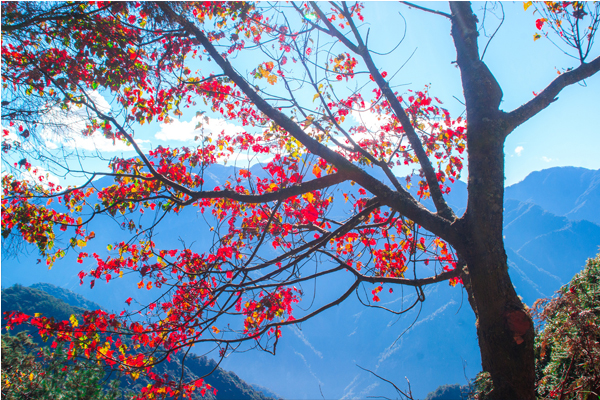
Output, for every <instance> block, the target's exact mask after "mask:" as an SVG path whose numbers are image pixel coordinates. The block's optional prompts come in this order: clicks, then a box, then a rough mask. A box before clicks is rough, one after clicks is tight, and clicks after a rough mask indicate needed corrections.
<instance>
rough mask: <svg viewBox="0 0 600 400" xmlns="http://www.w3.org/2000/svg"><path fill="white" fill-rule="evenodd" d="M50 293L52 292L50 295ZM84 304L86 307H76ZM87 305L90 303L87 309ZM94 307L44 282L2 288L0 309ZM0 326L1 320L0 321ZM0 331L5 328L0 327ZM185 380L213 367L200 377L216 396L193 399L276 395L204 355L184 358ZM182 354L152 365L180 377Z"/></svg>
mask: <svg viewBox="0 0 600 400" xmlns="http://www.w3.org/2000/svg"><path fill="white" fill-rule="evenodd" d="M50 293H52V294H53V295H51V294H50ZM81 305H85V306H86V307H80V306H81ZM87 306H93V307H92V308H87ZM90 309H98V305H97V304H95V303H93V302H90V301H89V300H87V299H85V298H84V297H82V296H81V295H79V294H77V293H74V292H72V291H70V290H66V289H63V288H60V287H57V286H54V285H51V284H48V283H44V284H36V285H33V286H31V287H24V286H20V285H15V286H12V287H10V288H7V289H3V290H2V310H3V311H8V310H13V311H22V312H24V313H26V314H29V315H32V314H35V313H38V312H39V313H43V315H44V316H47V317H54V318H55V319H57V320H68V319H69V317H70V316H71V315H73V314H75V315H81V314H82V313H83V312H84V311H86V310H90ZM2 327H3V328H4V320H2ZM22 330H25V329H23V327H18V328H17V329H15V330H13V331H10V334H11V335H15V334H16V333H17V332H20V331H22ZM2 333H3V334H4V333H5V331H4V330H3V331H2ZM30 334H32V337H33V338H34V339H35V340H36V342H37V343H38V344H39V345H48V344H49V343H45V344H44V343H43V342H42V341H41V340H40V338H39V336H37V335H36V334H35V332H30ZM183 369H184V376H185V380H186V381H194V380H196V379H198V378H200V377H203V376H204V375H206V374H208V373H210V372H211V371H212V370H213V369H214V370H215V371H214V372H213V373H212V374H210V375H209V376H207V377H206V378H204V381H205V382H206V383H208V384H210V385H211V386H213V387H215V388H218V391H217V394H216V396H215V395H214V393H212V392H207V393H206V395H205V396H204V397H202V396H200V394H199V393H198V394H196V395H195V396H194V398H193V400H199V399H206V400H238V399H239V400H242V399H243V400H273V399H274V398H278V397H279V396H277V395H276V394H275V393H273V392H270V391H268V389H265V388H261V387H259V386H253V385H249V384H247V383H246V382H244V381H243V380H241V379H240V378H239V377H238V376H237V375H236V374H234V373H232V372H227V371H225V370H223V369H222V368H219V367H217V365H216V362H215V361H214V360H211V359H208V358H207V357H204V356H195V355H192V357H188V358H187V359H186V361H185V364H184V366H183ZM181 371H182V356H181V355H176V356H175V357H173V358H172V359H171V361H168V362H164V363H162V364H160V365H159V366H158V367H156V369H155V372H156V373H160V374H168V375H170V376H172V377H173V378H174V379H178V378H179V377H181ZM148 383H150V382H149V381H147V380H146V379H144V377H143V376H142V377H140V379H138V380H136V381H131V380H128V379H122V382H121V385H120V388H121V389H122V390H132V391H136V390H139V389H141V388H142V387H145V386H146V385H147V384H148Z"/></svg>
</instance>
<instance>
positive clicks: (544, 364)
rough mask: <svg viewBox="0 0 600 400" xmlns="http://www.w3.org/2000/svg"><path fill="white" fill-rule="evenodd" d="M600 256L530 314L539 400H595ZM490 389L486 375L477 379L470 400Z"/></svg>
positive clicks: (599, 379)
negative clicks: (533, 322) (534, 322)
mask: <svg viewBox="0 0 600 400" xmlns="http://www.w3.org/2000/svg"><path fill="white" fill-rule="evenodd" d="M599 277H600V255H598V256H596V257H595V258H591V259H589V260H588V261H587V263H586V266H585V268H584V269H583V271H581V272H580V273H578V274H576V275H575V276H574V277H573V279H571V282H570V283H569V284H567V285H565V286H563V287H562V288H561V289H560V290H559V291H558V292H557V295H556V296H555V297H553V298H551V299H540V300H538V301H537V302H536V304H535V306H534V308H533V309H532V314H533V316H534V318H535V319H537V321H538V324H539V325H538V328H540V329H539V331H538V332H536V338H535V363H536V384H535V387H536V395H537V398H539V399H556V398H559V399H597V398H598V397H599V393H600V367H599V365H600V363H599V357H600V329H599V327H598V323H599V321H600V316H599V314H598V311H597V305H598V301H599V300H600V281H599ZM492 389H493V384H492V382H491V379H490V376H489V374H488V373H480V374H479V375H478V376H477V379H476V380H475V390H474V393H473V398H475V399H480V400H481V399H487V398H489V397H488V393H489V392H490V391H491V390H492Z"/></svg>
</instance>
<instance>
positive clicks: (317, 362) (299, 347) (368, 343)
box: [2, 166, 600, 399]
mask: <svg viewBox="0 0 600 400" xmlns="http://www.w3.org/2000/svg"><path fill="white" fill-rule="evenodd" d="M253 168H255V169H256V171H253V172H255V173H256V174H259V173H260V172H261V171H260V167H258V166H257V167H253ZM232 171H233V167H224V166H215V170H214V171H212V172H211V174H208V175H205V178H206V184H205V185H206V187H210V188H211V189H212V187H214V186H217V185H219V184H222V183H223V182H224V181H225V179H226V178H227V176H229V175H231V173H232ZM352 190H355V188H350V187H344V191H346V192H349V191H352ZM341 198H342V196H336V197H335V199H336V200H335V201H338V202H339V201H341V202H342V203H343V200H340V199H341ZM466 200H467V187H466V184H465V183H464V182H461V181H458V182H456V183H455V184H454V185H453V187H452V192H451V193H450V194H449V195H448V203H449V204H450V205H451V206H452V207H453V208H454V209H455V210H456V211H457V212H458V213H459V214H461V213H462V212H463V211H464V209H465V207H466V204H467V202H466ZM424 204H425V205H426V206H428V207H432V206H433V205H432V204H431V203H430V201H424ZM599 207H600V171H598V170H596V171H592V170H587V169H583V168H572V167H564V168H551V169H548V170H544V171H540V172H534V173H532V174H530V175H529V176H528V177H527V178H526V179H525V180H524V181H522V182H520V183H518V184H515V185H512V186H510V187H508V188H506V195H505V225H504V235H505V243H506V251H507V255H508V259H509V272H510V274H511V277H512V279H513V283H514V284H515V286H516V288H517V292H518V293H519V295H520V296H522V297H523V299H524V301H525V302H526V303H527V304H529V305H531V304H532V303H533V302H534V301H535V300H536V299H538V298H540V297H548V296H551V295H552V294H553V293H554V291H556V290H557V289H558V288H559V287H560V286H561V285H563V284H565V283H567V282H568V281H569V280H570V279H571V277H572V276H573V275H574V274H575V273H576V272H578V271H579V270H581V269H582V267H583V265H584V263H585V260H586V259H587V258H589V257H593V256H595V254H596V253H598V246H599V245H600V225H599V224H600V213H598V212H597V211H595V210H596V209H598V208H599ZM334 211H335V210H334ZM95 226H96V227H97V228H96V229H95V231H96V239H95V240H94V241H92V242H95V243H92V242H90V244H89V245H88V247H87V248H86V249H87V251H88V252H90V253H91V252H94V251H96V252H98V253H99V254H102V253H103V252H105V245H106V243H112V242H114V241H115V240H122V239H119V238H125V237H126V234H125V233H124V232H123V231H122V230H121V229H120V227H119V226H118V224H116V223H115V222H114V221H112V220H111V219H110V218H104V217H103V218H100V219H98V221H95ZM98 227H101V228H98ZM207 229H208V228H207V226H206V224H205V222H204V220H203V217H202V216H201V215H199V214H198V213H197V210H195V209H189V210H187V209H186V210H183V211H182V212H181V213H180V214H179V215H170V216H168V219H167V220H165V221H163V223H162V224H161V229H160V230H159V231H158V232H159V233H158V234H157V235H156V238H155V239H156V241H157V242H158V243H159V245H162V246H165V247H170V248H176V247H179V242H178V239H179V236H180V234H181V232H185V233H186V234H185V237H186V241H190V242H191V241H194V240H195V241H196V242H195V243H194V246H197V248H200V249H201V248H208V246H210V244H211V240H212V238H211V237H210V235H206V234H205V233H206V232H207ZM186 243H187V242H186ZM2 267H3V268H2V283H3V285H4V286H5V287H6V286H7V285H12V284H15V283H21V284H23V285H31V284H35V283H37V282H40V281H46V282H51V283H53V284H54V285H57V286H60V287H62V288H66V289H70V290H72V291H74V292H77V293H79V294H81V295H83V296H85V297H86V298H88V299H90V300H92V301H94V302H96V303H98V304H100V305H101V306H102V307H104V308H106V309H112V310H121V309H122V308H123V305H124V300H125V299H126V298H127V297H129V296H130V295H131V293H134V296H132V297H135V298H136V299H137V300H139V301H140V303H144V302H146V301H149V300H151V298H150V297H147V296H149V295H150V294H151V293H150V294H149V291H141V290H140V291H137V290H136V289H133V290H132V289H131V287H132V284H133V285H135V283H133V280H128V278H127V277H125V278H123V279H120V280H117V281H113V282H111V284H110V285H104V284H97V285H96V287H95V288H94V289H93V290H90V289H89V285H84V286H79V279H78V278H77V272H79V270H80V269H81V268H86V269H87V268H89V267H90V266H88V265H85V264H84V265H83V267H82V266H81V265H80V264H76V263H75V262H74V257H72V256H68V257H67V258H66V259H65V260H63V261H62V262H60V263H57V264H56V266H55V267H54V268H53V269H52V271H48V270H47V269H46V268H45V267H44V266H43V264H40V265H37V264H36V257H35V256H34V255H31V256H20V257H19V259H10V260H6V259H5V260H3V265H2ZM132 279H133V278H132ZM349 280H350V279H349V277H347V276H345V275H343V274H340V275H338V276H335V277H326V278H325V279H323V280H320V281H318V282H317V283H316V286H315V287H314V288H313V287H312V286H311V287H310V288H307V291H308V292H311V293H312V291H313V289H314V290H315V295H316V301H319V300H322V299H323V296H327V295H328V294H330V293H329V292H331V293H336V290H337V291H338V292H339V290H342V289H343V288H344V287H347V284H348V282H349ZM367 290H370V289H369V288H367ZM425 295H426V298H427V300H426V301H425V302H424V303H423V304H422V307H420V308H418V309H415V310H412V311H410V312H408V313H406V314H403V315H400V316H396V315H393V314H389V313H387V312H384V311H381V310H373V309H368V308H365V307H363V306H362V305H361V304H360V303H359V301H358V300H357V299H356V297H351V298H349V299H348V300H347V301H345V302H343V303H342V304H340V305H339V306H336V307H334V308H332V309H330V310H328V311H327V312H325V313H323V314H320V315H318V316H317V317H315V318H314V319H312V320H310V321H307V322H305V323H303V324H302V325H301V326H298V327H289V328H286V329H284V331H283V333H284V334H283V337H282V338H281V340H280V342H279V344H278V347H277V355H276V356H272V355H269V354H267V353H262V352H259V351H251V352H247V353H240V354H234V355H232V356H229V357H228V358H227V359H225V360H224V361H223V363H222V364H221V367H222V368H224V369H229V370H233V371H235V372H236V374H237V375H239V376H240V377H241V378H242V379H244V380H245V381H248V382H255V383H257V384H259V385H262V386H264V387H268V388H270V389H272V390H274V391H275V392H277V393H279V394H280V395H281V396H283V397H284V398H288V399H317V398H319V399H320V398H325V399H334V398H366V397H367V396H386V397H390V398H395V397H396V395H397V394H396V392H395V391H394V389H393V387H391V385H388V384H387V383H385V382H383V381H381V380H379V379H377V378H376V377H374V376H373V375H372V374H370V373H368V372H366V371H364V370H361V369H360V368H358V367H357V365H359V366H361V367H364V368H366V369H369V370H372V371H373V372H375V373H377V374H378V375H380V376H382V377H384V378H386V379H389V380H392V381H393V382H394V383H395V384H396V385H398V386H400V387H404V388H406V387H407V383H406V380H405V379H404V377H405V376H406V377H407V378H408V379H409V380H410V385H411V388H412V391H413V394H414V395H415V398H425V397H426V395H427V393H428V392H430V391H432V390H434V389H435V388H436V387H438V386H440V385H444V384H455V383H460V384H465V383H466V382H467V379H468V378H472V377H474V376H475V374H476V373H477V372H479V371H480V369H481V360H480V356H479V348H478V345H477V337H476V333H475V318H474V315H473V312H472V311H471V309H470V307H469V304H468V302H467V299H466V293H465V292H464V290H462V289H461V288H460V287H455V288H452V287H450V286H448V285H447V284H439V285H434V286H430V287H427V288H426V289H425ZM415 297H416V295H415V294H414V291H412V290H411V289H406V288H405V289H404V290H402V288H400V287H395V288H394V294H393V295H387V294H386V295H385V296H384V297H382V303H384V304H382V305H383V306H389V307H396V308H397V306H398V305H400V304H405V305H407V304H409V303H410V302H411V300H412V301H414V298H415ZM300 305H301V306H302V304H300ZM203 351H208V350H207V349H203V348H200V349H198V352H199V353H200V354H202V352H203Z"/></svg>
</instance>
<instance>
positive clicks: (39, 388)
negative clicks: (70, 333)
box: [2, 332, 120, 400]
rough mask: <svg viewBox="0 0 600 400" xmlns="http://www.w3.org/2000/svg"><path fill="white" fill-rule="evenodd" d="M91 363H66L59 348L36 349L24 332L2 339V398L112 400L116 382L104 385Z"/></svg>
mask: <svg viewBox="0 0 600 400" xmlns="http://www.w3.org/2000/svg"><path fill="white" fill-rule="evenodd" d="M104 376H105V371H104V370H103V369H102V368H101V367H99V366H97V365H95V364H92V363H88V362H82V361H73V360H67V356H66V351H64V350H63V349H62V348H61V347H60V346H59V347H57V348H55V349H54V350H50V349H48V348H45V349H39V348H38V346H36V345H35V343H34V342H33V340H32V339H31V337H30V336H29V335H27V333H26V332H20V333H19V334H18V335H16V336H10V335H9V334H5V335H2V398H3V399H5V400H24V399H32V400H34V399H35V400H37V399H44V400H59V399H60V400H62V399H72V400H92V399H93V400H115V399H117V398H120V393H119V391H118V381H112V382H111V383H110V384H106V382H104Z"/></svg>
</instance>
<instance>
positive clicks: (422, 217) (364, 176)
mask: <svg viewBox="0 0 600 400" xmlns="http://www.w3.org/2000/svg"><path fill="white" fill-rule="evenodd" d="M158 6H159V7H160V8H161V9H162V10H163V12H164V13H165V15H167V16H168V17H169V18H171V19H172V20H174V21H176V22H177V23H179V24H180V25H181V26H182V27H183V28H184V29H185V30H186V31H188V32H189V33H190V34H191V35H194V36H195V37H196V38H197V39H198V40H199V41H200V43H201V44H202V46H203V47H204V48H205V49H206V51H207V52H208V54H210V56H211V57H212V58H213V59H214V60H215V62H216V63H217V64H218V65H219V66H220V67H221V68H222V70H223V72H224V73H225V74H227V76H229V77H230V78H231V80H232V81H233V82H234V83H235V84H236V85H237V86H238V87H239V88H240V90H241V91H242V92H244V94H245V95H246V96H248V98H249V99H250V100H251V101H252V103H253V104H254V105H255V106H256V107H257V108H258V109H259V110H260V111H261V112H262V113H264V114H265V115H266V116H267V117H269V118H270V119H271V120H272V121H273V122H275V123H276V124H277V125H279V126H280V127H282V128H283V129H285V130H286V131H287V132H289V133H290V134H291V135H292V136H293V137H294V138H296V139H297V140H298V141H299V142H300V143H302V144H303V145H304V146H305V147H306V149H307V150H308V151H310V152H311V153H313V154H316V155H317V156H319V157H321V158H323V159H325V160H326V161H327V162H329V163H330V164H333V165H334V166H335V167H336V168H337V169H338V171H339V172H342V173H347V174H348V177H349V178H350V179H352V180H354V181H355V182H357V183H358V184H360V185H361V186H362V187H364V188H365V189H367V190H369V191H370V192H371V193H373V194H375V195H376V196H377V197H378V198H379V199H380V201H381V202H382V203H383V204H385V205H387V206H389V207H391V208H393V209H395V210H397V211H398V212H400V213H402V214H403V215H405V216H406V217H408V218H410V219H411V220H413V221H415V222H417V223H418V224H420V225H421V226H423V227H424V228H425V229H427V230H429V231H430V232H432V233H434V234H436V235H438V236H441V237H444V238H445V239H447V240H448V241H449V242H450V243H451V244H452V243H453V242H454V243H458V236H457V235H458V234H457V232H454V230H453V228H452V226H451V224H450V221H448V220H447V219H445V218H443V217H441V216H439V215H437V214H434V213H431V212H430V211H429V210H427V208H425V207H424V206H423V205H422V204H420V203H419V202H418V201H416V200H415V199H414V198H413V197H412V196H411V195H410V193H408V191H406V190H405V189H404V188H402V190H398V191H392V190H391V189H390V188H389V187H388V186H387V185H385V184H384V183H382V182H381V181H379V180H378V179H376V178H374V177H373V176H371V175H370V174H368V173H367V172H365V171H363V170H362V169H360V168H359V167H358V166H356V165H354V164H352V162H350V161H349V160H347V159H346V158H345V157H344V156H343V155H341V154H338V153H337V152H335V151H333V150H332V149H330V148H328V147H327V146H324V145H323V144H321V143H319V142H318V141H317V140H316V139H314V138H312V137H311V136H310V135H308V134H307V133H306V132H304V130H303V129H302V128H301V127H300V126H299V125H298V124H296V123H295V122H294V121H292V120H291V119H290V118H289V117H288V116H286V115H285V114H283V113H282V112H280V111H279V110H277V109H276V108H274V107H273V106H271V105H270V104H269V103H267V101H266V100H264V99H263V98H262V97H261V96H260V95H259V94H258V93H257V92H256V91H255V90H254V88H253V87H252V86H250V84H248V82H246V80H245V79H244V78H243V77H242V76H240V75H239V74H238V73H237V72H236V71H235V69H234V68H233V67H232V66H231V64H230V63H229V61H227V60H226V59H224V58H223V57H222V56H221V54H220V53H219V52H218V50H217V49H216V48H215V47H214V46H213V44H212V43H211V42H210V40H209V39H208V38H207V37H206V35H205V34H204V33H203V32H202V31H201V30H200V29H199V28H198V27H197V26H196V25H195V24H193V23H192V22H191V21H189V20H188V19H186V18H185V17H183V16H181V15H178V14H177V13H175V12H174V11H173V10H172V9H171V7H170V6H169V5H168V4H167V3H159V4H158Z"/></svg>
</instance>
